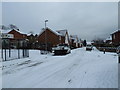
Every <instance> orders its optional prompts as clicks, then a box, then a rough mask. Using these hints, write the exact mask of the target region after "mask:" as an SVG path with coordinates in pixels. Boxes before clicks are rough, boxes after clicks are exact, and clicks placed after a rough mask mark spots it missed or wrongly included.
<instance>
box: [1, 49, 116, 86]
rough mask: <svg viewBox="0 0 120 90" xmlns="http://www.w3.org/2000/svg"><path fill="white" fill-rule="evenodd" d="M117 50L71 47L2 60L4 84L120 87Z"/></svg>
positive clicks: (34, 51) (32, 51)
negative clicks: (58, 53) (62, 51)
mask: <svg viewBox="0 0 120 90" xmlns="http://www.w3.org/2000/svg"><path fill="white" fill-rule="evenodd" d="M117 58H118V57H117V55H116V54H115V53H106V54H103V52H99V51H98V50H96V49H94V50H93V51H91V52H90V51H85V48H79V49H75V50H72V52H71V54H68V55H65V56H52V55H51V54H49V55H41V54H40V51H37V50H31V51H30V57H29V58H25V59H16V60H12V61H6V62H3V63H2V64H3V66H2V67H0V68H2V75H3V76H2V80H3V82H2V83H3V85H2V86H3V88H117V87H118V64H117Z"/></svg>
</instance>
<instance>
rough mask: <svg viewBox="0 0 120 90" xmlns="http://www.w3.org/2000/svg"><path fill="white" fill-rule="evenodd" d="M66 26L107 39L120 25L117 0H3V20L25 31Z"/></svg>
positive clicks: (83, 35) (84, 36) (88, 36)
mask: <svg viewBox="0 0 120 90" xmlns="http://www.w3.org/2000/svg"><path fill="white" fill-rule="evenodd" d="M46 19H48V20H49V21H48V23H47V26H48V27H49V28H51V29H52V30H61V29H67V30H68V31H69V34H76V35H78V36H80V37H81V38H82V39H87V40H92V39H94V38H95V37H96V38H97V37H100V38H107V37H108V36H109V35H110V34H111V33H112V32H113V31H115V30H116V29H117V28H118V3H117V2H45V3H44V2H16V3H15V2H3V3H2V23H3V24H4V25H9V24H15V25H16V26H18V27H19V28H20V30H21V31H22V32H25V33H28V32H30V31H34V33H40V31H41V28H43V27H44V21H45V20H46Z"/></svg>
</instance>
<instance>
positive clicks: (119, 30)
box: [112, 29, 120, 34]
mask: <svg viewBox="0 0 120 90" xmlns="http://www.w3.org/2000/svg"><path fill="white" fill-rule="evenodd" d="M116 32H120V29H117V30H115V31H114V32H113V33H112V34H114V33H116Z"/></svg>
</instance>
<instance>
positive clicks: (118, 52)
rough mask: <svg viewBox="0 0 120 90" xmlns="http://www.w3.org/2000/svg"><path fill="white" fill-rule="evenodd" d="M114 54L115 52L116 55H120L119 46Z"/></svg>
mask: <svg viewBox="0 0 120 90" xmlns="http://www.w3.org/2000/svg"><path fill="white" fill-rule="evenodd" d="M116 52H117V54H119V53H120V46H118V47H117V49H116Z"/></svg>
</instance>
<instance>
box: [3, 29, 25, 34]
mask: <svg viewBox="0 0 120 90" xmlns="http://www.w3.org/2000/svg"><path fill="white" fill-rule="evenodd" d="M12 30H15V31H16V32H19V33H21V34H26V33H23V32H21V31H19V30H16V29H12ZM12 30H11V29H8V30H1V31H2V33H5V34H6V33H9V32H11V31H12Z"/></svg>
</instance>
